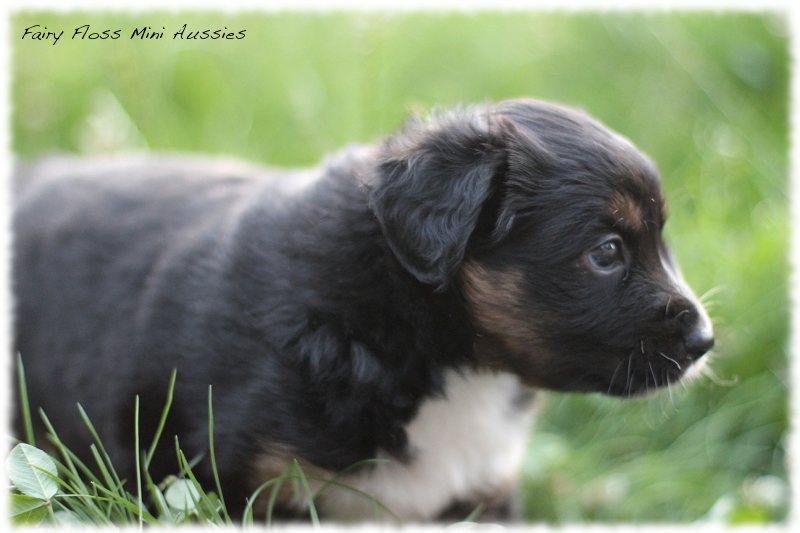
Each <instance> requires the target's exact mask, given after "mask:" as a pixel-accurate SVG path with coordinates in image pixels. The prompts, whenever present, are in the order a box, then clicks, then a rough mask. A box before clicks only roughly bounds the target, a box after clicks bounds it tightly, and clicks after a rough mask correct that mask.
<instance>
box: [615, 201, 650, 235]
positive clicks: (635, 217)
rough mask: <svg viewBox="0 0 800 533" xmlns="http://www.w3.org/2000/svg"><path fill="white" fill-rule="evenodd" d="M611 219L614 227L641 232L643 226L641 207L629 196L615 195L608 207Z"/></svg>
mask: <svg viewBox="0 0 800 533" xmlns="http://www.w3.org/2000/svg"><path fill="white" fill-rule="evenodd" d="M609 209H610V215H611V218H612V219H613V220H614V225H615V226H616V225H620V226H624V227H626V228H628V229H631V230H634V231H636V230H641V229H642V227H643V225H644V215H643V213H642V208H641V206H640V205H639V204H638V203H637V202H636V200H634V199H633V198H631V197H630V196H628V195H626V194H622V193H617V194H616V195H615V196H614V197H613V198H612V199H611V203H610V205H609Z"/></svg>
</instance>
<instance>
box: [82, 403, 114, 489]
mask: <svg viewBox="0 0 800 533" xmlns="http://www.w3.org/2000/svg"><path fill="white" fill-rule="evenodd" d="M78 411H79V412H80V414H81V418H82V419H83V423H84V424H86V427H87V428H89V432H90V433H91V434H92V437H93V438H94V441H95V443H97V448H98V449H99V450H100V452H101V453H102V455H103V458H104V459H105V462H106V465H107V466H108V471H109V473H110V474H111V476H112V477H113V478H114V482H115V484H116V485H117V486H120V487H121V486H122V481H121V480H120V478H119V475H118V474H117V470H116V469H115V468H114V463H113V462H112V461H111V457H110V456H109V455H108V452H107V451H106V448H105V446H103V441H102V440H101V439H100V435H99V434H98V433H97V430H96V429H95V427H94V424H92V421H91V420H90V419H89V415H88V413H87V412H86V410H84V408H83V406H82V405H81V404H80V403H79V404H78Z"/></svg>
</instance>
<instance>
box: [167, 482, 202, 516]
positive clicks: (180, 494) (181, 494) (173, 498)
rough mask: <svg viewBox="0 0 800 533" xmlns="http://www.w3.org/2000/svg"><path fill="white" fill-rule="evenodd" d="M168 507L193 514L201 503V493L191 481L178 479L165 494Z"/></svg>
mask: <svg viewBox="0 0 800 533" xmlns="http://www.w3.org/2000/svg"><path fill="white" fill-rule="evenodd" d="M164 497H165V498H166V500H167V505H169V506H170V507H172V508H173V509H175V510H177V511H184V510H185V511H189V512H192V511H194V510H196V508H197V502H199V501H200V492H199V491H198V490H197V488H196V487H195V486H194V483H192V481H191V480H189V479H176V480H175V481H173V482H172V485H170V486H169V487H168V488H167V491H166V492H165V493H164Z"/></svg>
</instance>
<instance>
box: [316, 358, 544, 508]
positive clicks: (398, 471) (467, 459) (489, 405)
mask: <svg viewBox="0 0 800 533" xmlns="http://www.w3.org/2000/svg"><path fill="white" fill-rule="evenodd" d="M520 392H521V386H520V384H519V381H518V379H517V378H516V377H515V376H513V375H511V374H495V373H488V372H481V373H475V372H465V373H457V372H454V371H453V372H450V373H449V374H447V376H446V387H445V397H443V398H436V399H432V400H427V401H426V402H425V403H423V404H422V405H421V406H420V410H419V412H418V414H417V416H416V418H414V419H413V420H412V421H411V423H410V424H409V425H408V426H407V428H406V430H407V433H408V438H409V443H410V446H411V454H412V458H411V460H410V461H409V462H407V463H403V462H401V461H399V460H396V459H392V458H387V461H385V462H380V463H378V464H377V465H375V467H374V468H373V469H371V470H370V471H369V472H364V473H362V474H358V475H352V476H344V477H342V478H339V480H338V481H340V482H341V483H343V484H346V485H349V486H350V487H353V488H357V489H358V490H360V491H363V492H364V493H367V494H370V495H372V496H374V497H375V499H377V500H378V501H379V502H381V503H382V504H383V505H384V506H386V507H387V508H388V509H390V510H391V511H392V512H393V513H394V514H395V515H396V516H397V517H399V518H400V519H401V520H403V521H415V520H427V519H431V518H435V517H436V516H437V515H438V514H439V513H441V512H442V511H443V510H444V509H445V508H446V507H447V506H448V505H449V504H450V503H452V502H453V501H457V500H461V501H473V500H475V499H476V498H477V497H479V496H482V495H483V496H491V495H492V494H493V493H494V491H497V490H503V489H506V488H508V486H509V485H511V484H512V483H513V482H514V480H515V478H516V473H517V470H518V468H519V466H520V462H521V461H522V457H523V453H524V451H525V443H526V439H527V435H528V433H529V431H530V426H531V422H532V419H533V408H532V407H531V406H527V405H526V406H524V407H520V406H519V405H515V404H516V403H517V402H515V398H518V397H519V394H520ZM329 489H330V488H329ZM321 496H322V495H321ZM318 507H320V509H321V511H323V513H324V515H325V516H327V517H329V518H334V519H341V520H351V521H352V520H359V519H370V518H372V517H374V516H375V509H374V506H373V503H372V501H371V500H370V499H369V498H365V497H364V496H363V495H360V494H358V493H356V492H354V491H348V490H345V489H334V490H326V491H325V494H324V496H322V497H321V498H320V499H319V501H318ZM384 517H385V518H386V515H385V514H384Z"/></svg>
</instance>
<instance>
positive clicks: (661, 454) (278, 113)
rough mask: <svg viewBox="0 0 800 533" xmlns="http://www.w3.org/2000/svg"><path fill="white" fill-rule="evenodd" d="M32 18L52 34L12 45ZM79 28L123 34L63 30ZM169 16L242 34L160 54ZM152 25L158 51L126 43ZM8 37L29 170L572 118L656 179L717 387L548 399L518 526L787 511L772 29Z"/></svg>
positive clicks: (161, 20) (652, 20)
mask: <svg viewBox="0 0 800 533" xmlns="http://www.w3.org/2000/svg"><path fill="white" fill-rule="evenodd" d="M34 24H39V25H40V28H34V30H32V31H35V30H41V29H43V28H42V27H45V26H46V27H47V29H48V30H49V31H53V30H55V31H56V32H58V31H61V30H64V34H63V36H62V37H61V39H60V40H59V41H58V42H57V43H56V44H55V45H53V40H52V39H50V40H49V41H38V40H31V39H29V38H25V39H23V38H22V37H21V36H22V34H23V32H24V29H25V28H27V27H29V26H32V25H34ZM84 24H89V25H90V30H89V31H90V32H98V33H102V31H103V30H107V29H108V30H112V31H113V30H116V29H120V30H121V32H120V34H121V38H120V39H117V40H110V39H109V40H100V39H96V40H92V39H88V38H86V39H83V40H81V39H75V40H72V39H70V37H71V36H72V33H73V31H74V29H75V28H77V27H79V26H82V25H84ZM183 24H187V32H186V33H187V34H188V32H190V31H195V30H205V29H210V30H216V29H223V28H227V29H228V30H229V31H239V30H246V37H245V38H244V39H242V40H233V41H211V40H207V41H198V40H196V41H187V40H183V41H181V40H173V39H172V34H173V33H174V32H176V31H178V30H179V29H180V28H181V26H182V25H183ZM145 26H149V27H151V29H153V30H155V31H159V32H161V31H163V32H164V34H165V35H164V37H163V38H162V39H159V40H141V39H139V38H136V39H133V40H131V39H130V35H131V32H132V31H133V30H134V29H135V28H142V27H145ZM11 39H12V40H11V42H12V53H13V59H12V70H13V72H12V74H13V79H12V120H13V138H12V142H13V151H14V153H15V154H16V155H18V156H22V157H29V156H34V155H36V154H40V153H44V152H50V151H54V150H61V151H70V152H78V153H86V154H90V153H99V152H111V151H126V150H131V149H145V148H146V149H152V150H179V151H191V152H204V153H218V154H233V155H237V156H241V157H244V158H248V159H252V160H256V161H261V162H264V163H268V164H271V165H292V166H295V165H312V164H316V163H318V162H319V161H320V159H321V158H322V157H324V156H325V155H326V154H329V153H331V152H332V151H335V150H336V149H338V148H340V147H342V146H343V145H345V144H348V143H353V142H370V141H372V140H375V139H376V138H378V137H380V136H382V135H384V134H386V133H388V132H391V131H392V130H394V129H396V128H398V127H399V126H400V125H402V123H403V122H404V119H405V118H406V117H407V116H408V114H409V113H411V112H425V111H426V110H429V109H430V108H432V107H434V106H436V105H444V106H447V105H452V104H456V103H460V102H465V103H477V104H480V103H483V102H487V101H497V100H501V99H504V98H509V97H516V96H533V97H536V98H542V99H547V100H554V101H558V102H562V103H566V104H570V105H574V106H578V107H581V108H584V109H586V110H587V111H589V112H590V113H591V114H593V115H594V116H596V117H597V118H599V119H600V120H602V121H604V122H605V123H606V124H607V125H609V126H610V127H612V128H613V129H615V130H617V131H619V132H620V133H622V134H623V135H625V136H627V137H629V138H630V139H632V140H633V141H634V143H636V144H637V145H638V146H639V147H640V148H641V149H642V150H643V151H645V152H647V153H648V154H649V155H650V156H651V157H652V158H653V159H654V160H655V161H656V162H657V164H658V165H659V168H660V170H661V172H662V174H663V182H664V187H665V189H666V193H667V198H668V203H669V212H670V218H669V221H668V224H667V227H666V233H667V239H668V242H669V243H670V244H671V246H672V247H673V249H674V251H675V253H676V255H677V257H678V258H679V261H680V263H681V265H682V269H683V272H684V275H685V277H686V279H687V281H688V282H689V283H690V285H691V286H692V287H693V288H694V289H695V292H696V293H697V294H699V295H702V294H706V293H709V294H711V295H710V296H709V297H707V301H708V306H709V308H710V313H711V315H712V316H713V318H714V322H715V327H716V334H717V345H716V348H715V349H714V355H713V356H712V358H713V363H712V365H711V369H712V370H713V374H712V375H711V376H704V377H701V378H699V379H697V380H695V381H694V382H692V383H690V384H687V385H685V386H682V385H677V386H674V387H673V388H672V390H670V391H664V392H663V393H662V394H660V395H658V396H656V397H653V398H649V399H646V400H635V401H625V400H619V399H610V398H606V397H604V396H602V395H566V394H556V393H550V394H547V395H546V397H545V399H544V403H543V406H542V412H541V418H540V420H539V423H538V426H537V430H536V431H535V432H534V434H533V435H532V439H531V442H530V449H529V452H528V455H527V457H526V460H525V464H524V468H523V480H522V493H523V500H524V503H525V509H526V516H527V518H528V519H529V520H531V521H536V522H541V521H544V522H549V523H573V522H578V521H599V522H648V523H661V522H669V523H692V522H717V523H719V522H723V523H743V522H755V523H764V522H771V521H783V520H785V518H786V516H787V513H788V507H789V481H788V475H787V467H786V464H785V459H786V446H787V426H788V420H787V417H788V409H787V397H788V348H787V338H788V330H789V318H788V317H789V296H788V293H789V289H788V257H787V250H788V228H789V216H788V177H787V176H788V146H789V140H788V80H789V54H788V23H787V21H786V20H785V17H784V16H783V15H782V14H780V13H768V12H761V13H759V12H746V13H745V12H721V13H704V12H693V13H674V12H652V13H645V12H641V13H632V12H605V13H600V12H573V13H567V12H535V11H530V12H525V11H520V12H474V13H394V14H388V13H380V12H372V13H369V12H364V13H357V12H330V13H304V12H280V13H257V12H243V13H234V14H223V13H211V12H209V13H180V12H177V13H176V12H171V13H168V12H160V13H128V14H119V13H118V14H111V13H100V12H83V13H80V12H78V13H69V14H56V13H45V12H20V13H16V14H15V15H13V16H12V19H11ZM709 291H710V292H709Z"/></svg>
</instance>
